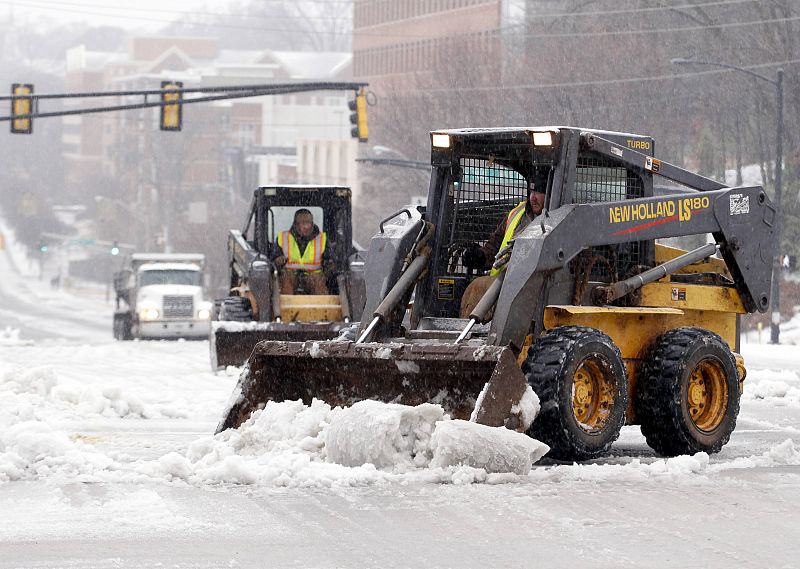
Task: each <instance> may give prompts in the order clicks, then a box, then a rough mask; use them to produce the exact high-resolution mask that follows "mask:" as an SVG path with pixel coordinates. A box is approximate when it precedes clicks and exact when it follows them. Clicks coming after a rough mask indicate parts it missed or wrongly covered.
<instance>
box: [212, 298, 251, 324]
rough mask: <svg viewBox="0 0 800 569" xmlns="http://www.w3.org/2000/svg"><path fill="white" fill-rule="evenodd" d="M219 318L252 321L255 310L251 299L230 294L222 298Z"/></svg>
mask: <svg viewBox="0 0 800 569" xmlns="http://www.w3.org/2000/svg"><path fill="white" fill-rule="evenodd" d="M219 319H220V320H229V321H234V322H250V321H251V320H252V319H253V311H252V309H251V307H250V301H249V300H248V299H246V298H245V297H243V296H228V297H225V298H224V299H222V303H221V304H220V307H219Z"/></svg>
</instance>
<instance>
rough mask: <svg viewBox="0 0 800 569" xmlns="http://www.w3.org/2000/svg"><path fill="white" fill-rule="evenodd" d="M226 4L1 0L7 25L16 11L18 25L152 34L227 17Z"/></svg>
mask: <svg viewBox="0 0 800 569" xmlns="http://www.w3.org/2000/svg"><path fill="white" fill-rule="evenodd" d="M227 4H228V0H213V1H210V0H209V1H204V0H85V1H81V0H0V14H2V20H3V21H5V20H7V18H8V15H9V13H10V12H11V10H12V9H13V13H14V20H15V21H16V22H18V23H32V22H40V23H42V24H46V25H48V26H50V25H57V24H59V23H68V22H80V21H85V22H87V23H88V24H90V25H94V26H97V25H114V26H122V27H126V28H130V29H136V30H151V31H152V30H157V29H158V28H160V27H162V26H164V25H165V24H167V23H169V22H171V21H174V20H179V19H181V18H183V17H185V16H186V15H187V14H192V13H194V14H197V13H206V14H207V13H225V12H226V6H227ZM12 7H13V8H12Z"/></svg>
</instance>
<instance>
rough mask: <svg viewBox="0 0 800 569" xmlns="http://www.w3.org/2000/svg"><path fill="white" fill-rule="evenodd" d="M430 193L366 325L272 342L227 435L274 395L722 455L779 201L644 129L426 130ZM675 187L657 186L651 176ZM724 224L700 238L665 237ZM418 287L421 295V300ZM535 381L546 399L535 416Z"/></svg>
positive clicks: (390, 251)
mask: <svg viewBox="0 0 800 569" xmlns="http://www.w3.org/2000/svg"><path fill="white" fill-rule="evenodd" d="M431 144H432V150H431V163H432V166H433V171H432V179H431V185H430V191H429V194H428V202H427V205H426V206H425V207H424V208H409V209H406V210H404V211H402V212H399V213H398V214H396V215H394V216H392V217H391V218H390V219H388V220H385V221H384V222H383V223H382V224H381V227H380V232H379V233H378V234H376V235H375V237H373V239H372V241H371V243H370V246H369V251H368V254H367V261H366V269H365V283H366V295H367V298H366V306H365V310H364V318H363V319H362V321H361V323H360V326H359V328H358V331H357V334H355V335H354V336H352V337H351V338H348V339H345V340H339V341H306V342H285V341H266V342H262V343H260V344H258V345H257V346H256V347H255V349H254V351H253V354H252V355H251V356H250V359H249V360H248V367H247V370H246V372H245V373H244V374H243V375H242V377H241V378H240V383H239V386H238V387H237V390H238V391H237V393H238V396H236V397H234V398H233V399H232V402H231V406H230V408H229V409H226V411H225V414H224V416H223V418H222V421H221V423H220V425H219V427H218V430H222V429H226V428H231V427H236V426H238V425H240V424H241V423H242V422H243V421H245V420H246V419H247V418H248V417H249V415H250V414H251V413H252V412H253V411H254V410H256V409H258V408H260V407H262V406H263V405H264V404H265V403H266V402H267V401H269V400H284V399H303V400H304V401H306V402H309V401H310V400H311V399H312V398H319V399H323V400H325V401H327V402H329V403H330V404H333V405H349V404H352V403H353V402H355V401H358V400H361V399H377V400H381V401H387V402H389V401H393V402H401V403H406V404H411V405H414V404H418V403H422V402H435V403H439V404H441V405H443V406H444V407H445V408H446V410H447V411H448V412H449V413H451V415H453V416H454V417H461V418H467V417H472V419H473V420H476V421H478V422H480V423H484V424H487V425H493V426H502V425H505V426H506V427H509V428H514V429H517V430H520V431H527V432H528V433H530V435H531V436H534V437H535V438H537V439H539V440H541V441H543V442H545V443H547V444H548V445H549V446H550V447H551V451H550V456H552V457H554V458H556V459H562V460H586V459H591V458H594V457H597V456H600V455H602V454H604V453H606V452H607V451H608V449H609V448H610V446H611V444H612V443H613V441H614V440H615V439H616V438H617V437H618V436H619V433H620V429H621V428H622V426H623V425H625V424H639V425H641V428H642V432H643V433H644V436H645V437H646V440H647V442H648V444H649V445H650V446H651V447H652V448H653V449H655V451H656V452H658V453H659V454H663V455H677V454H683V453H694V452H698V451H705V452H717V451H719V450H720V448H722V446H723V445H724V444H725V443H726V442H727V441H728V440H729V437H730V435H731V433H732V431H733V429H734V427H735V424H736V418H737V414H738V411H739V398H740V392H741V389H742V382H743V380H744V377H745V368H744V363H743V360H742V358H741V357H740V356H739V355H738V351H739V315H740V314H743V313H747V312H753V311H756V310H758V311H762V312H763V311H765V310H767V308H768V306H769V291H770V279H771V277H772V262H773V255H774V240H775V235H774V232H775V224H776V221H777V212H776V211H775V208H774V207H773V206H772V205H771V203H770V200H769V199H768V197H767V195H766V194H765V193H764V190H763V188H761V187H738V188H730V187H726V186H725V185H723V184H720V183H718V182H716V181H714V180H711V179H709V178H705V177H702V176H699V175H697V174H693V173H691V172H688V171H686V170H683V169H681V168H678V167H676V166H674V165H672V164H669V163H667V162H665V161H661V160H658V159H657V158H655V157H654V155H653V148H654V141H653V140H652V138H649V137H647V136H640V135H634V134H627V133H619V132H608V131H599V130H591V129H581V128H572V127H536V128H499V129H463V130H446V131H437V132H433V133H432V134H431ZM657 176H660V177H663V178H666V179H667V180H670V181H672V182H675V183H677V184H679V186H680V188H679V189H676V190H675V191H674V193H671V192H669V191H668V192H667V193H666V194H663V193H662V194H661V195H654V190H653V180H654V177H657ZM531 182H535V184H536V187H537V188H546V195H545V203H544V209H543V211H542V213H541V214H539V215H537V216H535V218H534V219H532V220H531V221H530V222H529V223H527V224H526V225H524V227H522V225H521V226H520V229H519V230H518V231H517V232H516V233H515V234H514V236H513V239H512V240H511V242H510V243H509V244H508V245H507V246H505V247H503V248H502V249H501V250H500V252H499V253H498V254H497V257H496V258H495V261H494V265H493V268H494V269H495V270H494V273H495V274H496V277H495V278H494V280H493V282H492V284H491V286H489V287H488V290H487V291H486V293H485V294H483V296H482V297H481V298H480V302H478V303H477V305H476V306H475V307H474V308H473V309H472V310H471V311H470V312H469V317H468V318H459V311H460V308H461V306H460V304H461V297H462V295H463V294H464V290H465V289H466V287H467V286H468V285H469V283H470V282H471V281H472V280H473V279H474V278H476V277H477V276H479V275H478V274H474V273H473V271H472V270H470V269H467V268H466V267H465V266H464V263H463V252H464V251H465V250H466V249H467V248H468V247H469V246H472V244H476V243H477V244H481V243H483V242H485V241H486V240H487V239H489V237H490V235H491V234H492V233H493V231H494V230H495V228H496V227H497V226H498V224H500V223H501V222H502V220H503V219H505V218H506V216H507V215H508V212H509V211H510V210H512V209H513V208H514V207H516V206H517V205H518V204H521V203H524V202H525V200H526V199H527V198H528V193H529V187H530V184H531ZM706 234H711V236H713V242H710V243H708V244H706V245H703V246H701V247H699V248H696V249H693V250H691V251H688V252H687V251H682V250H677V249H673V248H669V247H665V246H662V245H661V244H660V243H657V240H659V239H664V238H671V237H681V236H690V235H706ZM412 292H413V294H414V301H413V307H412V309H411V310H410V312H409V313H407V306H408V304H409V301H410V298H411V295H412ZM528 386H530V387H532V388H533V390H534V391H535V392H536V394H537V395H538V397H539V399H540V402H541V412H540V413H539V415H538V416H537V417H536V418H535V420H534V421H533V423H532V424H526V423H525V421H524V420H523V419H522V415H523V414H522V413H521V412H520V405H519V402H520V398H521V397H522V395H523V393H524V392H525V391H526V389H527V387H528Z"/></svg>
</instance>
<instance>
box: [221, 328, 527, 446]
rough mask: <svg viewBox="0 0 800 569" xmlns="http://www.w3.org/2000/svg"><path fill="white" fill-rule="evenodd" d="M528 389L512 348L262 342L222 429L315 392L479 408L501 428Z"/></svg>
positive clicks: (479, 415)
mask: <svg viewBox="0 0 800 569" xmlns="http://www.w3.org/2000/svg"><path fill="white" fill-rule="evenodd" d="M484 386H486V387H487V388H486V390H485V391H484V392H483V394H482V391H483V390H484ZM526 388H527V383H526V381H525V378H524V376H523V374H522V372H521V371H520V369H519V366H518V365H517V362H516V360H515V358H514V355H513V352H511V351H510V350H509V349H508V348H500V347H497V346H488V345H485V344H478V343H469V344H452V343H442V342H425V343H415V344H400V343H385V344H381V343H371V344H356V343H353V342H336V341H328V342H313V341H306V342H302V343H301V342H262V343H260V344H258V345H257V346H256V347H255V349H254V350H253V353H252V354H251V355H250V358H249V360H248V363H247V365H246V366H245V368H244V370H243V372H242V375H241V377H240V378H239V383H238V385H237V387H236V390H235V391H234V394H233V396H232V397H231V400H230V402H229V406H228V409H227V410H226V412H225V414H224V415H223V418H222V421H221V422H220V424H219V426H218V427H217V432H221V431H223V430H225V429H228V428H236V427H238V426H239V425H241V424H242V423H243V422H245V421H246V420H247V418H248V417H249V416H250V414H251V413H252V412H253V411H255V410H257V409H260V408H263V407H264V405H266V403H267V402H268V401H284V400H297V399H302V400H303V402H305V403H306V404H310V403H311V400H312V399H315V398H316V399H321V400H323V401H325V402H326V403H328V404H329V405H331V406H337V405H338V406H347V405H352V404H353V403H355V402H357V401H360V400H363V399H373V400H378V401H384V402H387V403H389V402H392V403H402V404H406V405H419V404H421V403H438V404H440V405H442V406H443V407H444V409H445V411H446V412H448V413H449V414H450V415H451V416H452V417H454V418H460V419H469V418H470V415H471V414H472V413H473V410H474V411H475V413H474V416H475V418H476V420H477V421H478V422H480V423H483V424H487V425H491V426H501V425H504V424H509V423H507V421H506V419H508V418H510V417H512V406H513V405H515V404H516V403H517V402H519V400H520V398H521V397H522V394H523V393H524V391H525V389H526ZM481 394H482V397H480V400H481V402H482V403H481V405H480V408H479V409H475V405H476V401H478V399H479V395H481ZM509 426H512V427H516V426H517V425H516V423H515V422H513V421H512V422H510V425H509Z"/></svg>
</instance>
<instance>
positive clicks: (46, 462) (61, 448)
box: [0, 421, 118, 482]
mask: <svg viewBox="0 0 800 569" xmlns="http://www.w3.org/2000/svg"><path fill="white" fill-rule="evenodd" d="M117 468H118V466H117V464H116V462H115V461H114V460H113V459H111V458H110V457H108V456H106V455H105V454H103V453H100V452H97V451H95V450H94V449H93V447H92V446H91V445H86V444H84V443H83V442H81V441H73V440H71V439H70V438H69V437H67V436H66V435H65V434H64V433H63V432H60V431H57V430H55V429H53V428H52V427H50V426H49V425H47V424H46V423H43V422H41V421H21V422H18V423H16V424H14V425H12V426H11V427H8V428H3V429H2V434H0V482H7V481H9V480H26V479H27V480H31V479H37V478H43V477H48V476H55V475H57V476H61V477H65V476H66V477H70V478H74V477H76V476H86V475H98V474H101V473H105V472H109V471H113V470H116V469H117Z"/></svg>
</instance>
